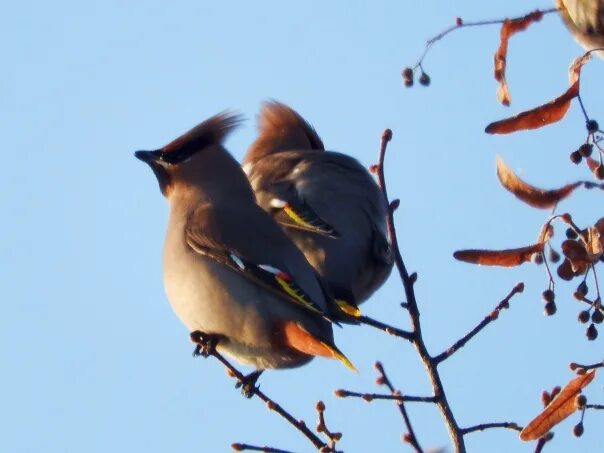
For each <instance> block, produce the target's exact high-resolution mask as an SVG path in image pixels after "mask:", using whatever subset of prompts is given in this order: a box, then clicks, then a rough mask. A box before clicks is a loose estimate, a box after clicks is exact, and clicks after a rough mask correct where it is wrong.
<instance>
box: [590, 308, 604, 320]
mask: <svg viewBox="0 0 604 453" xmlns="http://www.w3.org/2000/svg"><path fill="white" fill-rule="evenodd" d="M602 321H604V313H602V309H596V310H594V312H593V313H592V314H591V322H593V323H594V324H602Z"/></svg>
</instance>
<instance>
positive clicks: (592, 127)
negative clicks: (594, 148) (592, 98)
mask: <svg viewBox="0 0 604 453" xmlns="http://www.w3.org/2000/svg"><path fill="white" fill-rule="evenodd" d="M585 127H586V128H587V132H589V133H590V134H594V133H596V132H598V129H600V126H599V125H598V122H597V121H596V120H589V121H587V123H585Z"/></svg>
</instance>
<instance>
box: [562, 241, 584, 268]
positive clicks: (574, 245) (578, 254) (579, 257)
mask: <svg viewBox="0 0 604 453" xmlns="http://www.w3.org/2000/svg"><path fill="white" fill-rule="evenodd" d="M561 249H562V253H563V254H564V256H565V257H566V258H568V260H569V261H570V262H571V263H572V265H573V270H575V269H576V268H577V267H578V266H580V265H588V264H591V260H590V258H589V255H588V253H587V250H585V245H584V244H582V243H580V242H578V241H575V240H573V239H567V240H566V241H564V242H562V245H561Z"/></svg>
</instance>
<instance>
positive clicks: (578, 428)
mask: <svg viewBox="0 0 604 453" xmlns="http://www.w3.org/2000/svg"><path fill="white" fill-rule="evenodd" d="M583 431H584V429H583V422H579V423H577V424H576V425H575V426H574V428H573V435H574V436H575V437H581V436H582V435H583Z"/></svg>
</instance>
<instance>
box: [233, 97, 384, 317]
mask: <svg viewBox="0 0 604 453" xmlns="http://www.w3.org/2000/svg"><path fill="white" fill-rule="evenodd" d="M243 168H244V171H245V172H246V174H247V177H248V179H249V181H250V183H251V185H252V188H253V189H254V192H255V194H256V198H257V202H258V204H259V205H260V206H261V207H262V208H263V209H264V210H265V211H267V212H269V213H270V214H271V215H272V216H273V218H274V219H275V220H276V221H277V222H278V223H279V224H280V225H281V226H282V228H283V229H284V231H285V232H286V234H287V235H288V236H289V237H290V238H291V239H292V240H293V241H294V243H295V244H296V245H297V246H298V248H300V250H302V251H303V252H304V255H305V256H306V258H307V259H308V261H309V262H310V263H311V264H312V265H313V267H314V268H315V269H316V270H317V272H318V273H319V274H320V275H321V276H322V277H323V278H324V279H325V280H326V282H327V284H328V285H329V287H330V290H331V291H332V293H333V294H334V297H335V299H336V302H337V304H338V306H339V308H340V309H341V312H344V313H345V314H346V315H347V316H349V317H352V318H359V317H360V316H361V312H360V310H359V308H358V304H360V303H362V302H364V301H365V300H367V299H368V298H369V297H370V296H371V294H373V293H374V291H376V290H377V289H378V288H379V287H380V286H381V285H382V284H383V283H384V281H385V280H386V279H387V278H388V276H389V275H390V272H391V270H392V266H393V262H394V259H393V251H392V247H391V244H390V241H389V238H388V234H387V224H386V218H387V210H388V206H387V201H386V198H385V196H384V194H383V193H382V191H381V190H380V188H379V187H378V185H377V183H376V181H375V179H374V178H373V177H372V175H371V174H370V173H369V171H368V170H367V169H366V168H365V167H364V166H363V165H362V164H361V163H360V162H359V161H358V160H356V159H354V158H353V157H351V156H348V155H346V154H343V153H339V152H335V151H326V150H325V147H324V145H323V141H322V140H321V138H320V137H319V135H318V134H317V132H316V131H315V129H314V128H313V127H312V126H311V125H310V124H309V123H308V122H307V121H306V120H305V119H304V118H303V117H302V116H300V114H298V113H297V112H296V111H295V110H293V109H292V108H291V107H289V106H287V105H285V104H283V103H280V102H278V101H275V100H271V101H267V102H264V103H263V105H262V106H261V109H260V113H259V115H258V136H257V138H256V139H255V141H254V142H253V143H252V144H251V145H250V147H249V148H248V150H247V153H246V155H245V156H244V159H243Z"/></svg>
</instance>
